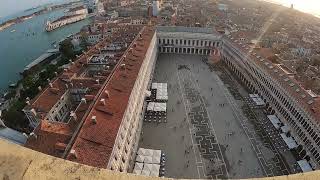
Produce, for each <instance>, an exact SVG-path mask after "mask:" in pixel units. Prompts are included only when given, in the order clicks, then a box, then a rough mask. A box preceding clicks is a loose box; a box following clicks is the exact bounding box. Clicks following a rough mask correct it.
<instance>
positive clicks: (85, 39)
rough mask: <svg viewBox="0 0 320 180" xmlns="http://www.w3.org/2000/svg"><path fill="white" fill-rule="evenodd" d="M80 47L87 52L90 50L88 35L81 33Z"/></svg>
mask: <svg viewBox="0 0 320 180" xmlns="http://www.w3.org/2000/svg"><path fill="white" fill-rule="evenodd" d="M80 39H81V40H80V47H81V49H82V50H84V51H86V50H88V46H89V43H88V34H87V33H85V32H81V34H80Z"/></svg>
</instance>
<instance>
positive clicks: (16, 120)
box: [3, 100, 29, 130]
mask: <svg viewBox="0 0 320 180" xmlns="http://www.w3.org/2000/svg"><path fill="white" fill-rule="evenodd" d="M24 105H25V102H24V101H18V100H17V101H15V102H14V103H13V104H12V105H11V107H10V108H9V110H7V111H3V119H4V121H5V124H6V125H7V126H8V127H10V128H13V129H16V130H21V129H23V128H26V127H27V126H28V124H29V123H28V121H27V120H26V119H25V116H24V113H23V112H22V109H23V107H24Z"/></svg>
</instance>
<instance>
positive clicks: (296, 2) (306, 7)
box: [263, 0, 320, 17]
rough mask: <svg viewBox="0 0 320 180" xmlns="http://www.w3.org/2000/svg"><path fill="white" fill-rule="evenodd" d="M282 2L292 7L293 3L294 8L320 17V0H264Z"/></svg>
mask: <svg viewBox="0 0 320 180" xmlns="http://www.w3.org/2000/svg"><path fill="white" fill-rule="evenodd" d="M263 1H268V2H273V3H277V4H281V5H283V6H286V7H290V6H291V4H293V7H294V9H297V10H299V11H302V12H305V13H309V14H312V15H315V16H318V17H320V1H319V0H305V1H302V0H263Z"/></svg>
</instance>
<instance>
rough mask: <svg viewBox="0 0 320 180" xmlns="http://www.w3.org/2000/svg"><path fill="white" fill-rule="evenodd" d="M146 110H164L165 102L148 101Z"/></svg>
mask: <svg viewBox="0 0 320 180" xmlns="http://www.w3.org/2000/svg"><path fill="white" fill-rule="evenodd" d="M147 111H157V112H159V111H160V112H166V111H167V103H158V102H149V103H148V106H147Z"/></svg>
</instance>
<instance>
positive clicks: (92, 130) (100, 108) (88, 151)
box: [67, 27, 154, 168]
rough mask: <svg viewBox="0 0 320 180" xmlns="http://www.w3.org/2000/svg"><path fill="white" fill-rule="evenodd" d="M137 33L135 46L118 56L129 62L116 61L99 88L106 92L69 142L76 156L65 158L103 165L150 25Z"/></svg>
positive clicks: (123, 108)
mask: <svg viewBox="0 0 320 180" xmlns="http://www.w3.org/2000/svg"><path fill="white" fill-rule="evenodd" d="M141 34H142V39H141V40H136V41H135V42H137V43H136V44H137V45H136V47H134V45H133V44H134V43H132V44H131V47H132V48H133V50H132V51H131V50H128V51H127V52H126V53H125V56H126V58H124V57H123V58H122V59H121V60H120V61H121V64H130V66H128V65H127V66H126V69H125V70H123V69H122V68H121V67H120V66H119V64H118V66H117V67H116V69H115V71H114V73H113V74H112V76H111V78H110V80H109V82H107V83H106V84H105V86H104V88H103V91H102V92H105V91H106V90H107V91H108V95H107V94H106V93H101V94H100V95H99V97H98V100H97V101H96V102H95V104H94V107H93V108H92V109H91V111H90V113H89V115H88V116H87V118H86V119H85V122H84V124H83V126H82V128H81V130H80V132H79V135H78V137H77V138H76V140H75V142H74V144H73V146H72V149H74V150H75V151H76V154H77V158H74V157H73V156H72V155H70V154H69V155H68V156H67V159H69V160H72V161H76V162H79V163H83V164H87V165H91V166H96V167H101V168H106V167H107V164H108V161H109V158H110V155H111V153H112V148H113V146H114V143H115V139H116V137H117V133H118V130H119V127H120V124H121V121H122V118H123V115H124V112H125V110H126V108H127V104H128V100H129V97H130V94H131V91H132V88H133V86H134V84H135V81H136V78H137V76H138V73H139V70H140V67H141V64H142V62H143V59H144V56H145V53H146V51H147V49H148V47H149V44H150V41H151V38H152V36H153V34H154V29H153V28H151V27H145V28H144V29H143V30H142V33H141ZM138 39H139V38H138ZM134 56H136V60H132V57H134ZM108 96H109V97H108ZM102 98H104V99H105V102H106V104H105V105H103V104H102V103H101V102H100V100H101V99H102ZM92 116H96V120H97V123H94V122H93V121H92V119H91V118H92Z"/></svg>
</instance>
